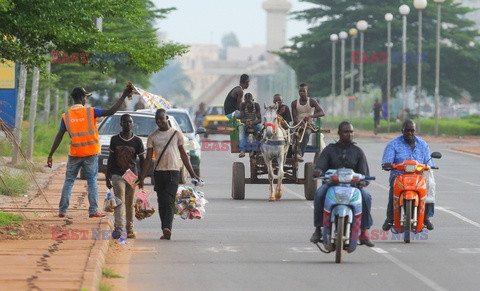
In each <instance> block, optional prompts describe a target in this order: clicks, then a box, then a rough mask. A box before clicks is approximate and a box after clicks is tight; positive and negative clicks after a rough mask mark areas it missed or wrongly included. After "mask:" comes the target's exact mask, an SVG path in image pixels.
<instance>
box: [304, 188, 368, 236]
mask: <svg viewBox="0 0 480 291" xmlns="http://www.w3.org/2000/svg"><path fill="white" fill-rule="evenodd" d="M328 188H330V185H328V184H323V185H322V186H320V188H318V190H317V192H316V193H315V199H314V203H313V224H314V226H315V227H322V226H323V207H324V205H325V196H327V190H328ZM360 193H361V194H362V223H361V225H360V228H361V229H369V228H370V227H371V226H372V224H373V219H372V216H371V215H370V210H371V208H372V196H371V195H370V193H369V192H368V191H367V189H365V187H363V188H362V189H360Z"/></svg>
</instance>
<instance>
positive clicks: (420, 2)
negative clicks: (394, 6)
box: [413, 0, 427, 133]
mask: <svg viewBox="0 0 480 291" xmlns="http://www.w3.org/2000/svg"><path fill="white" fill-rule="evenodd" d="M413 6H415V9H417V10H418V74H417V77H418V78H417V81H418V82H417V83H418V85H417V98H418V100H417V104H418V108H417V115H418V116H417V120H418V121H417V130H418V132H419V133H420V132H421V129H420V128H421V126H420V104H421V100H422V11H423V9H425V8H426V7H427V0H414V1H413Z"/></svg>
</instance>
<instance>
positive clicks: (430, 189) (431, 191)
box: [423, 170, 436, 203]
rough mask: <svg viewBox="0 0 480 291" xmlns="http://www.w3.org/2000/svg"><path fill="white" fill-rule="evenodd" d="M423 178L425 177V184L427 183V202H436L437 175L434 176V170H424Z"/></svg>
mask: <svg viewBox="0 0 480 291" xmlns="http://www.w3.org/2000/svg"><path fill="white" fill-rule="evenodd" d="M423 179H425V184H426V185H427V198H426V199H425V203H435V192H436V191H435V185H436V183H435V177H434V176H433V171H432V170H429V171H423Z"/></svg>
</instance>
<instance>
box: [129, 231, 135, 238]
mask: <svg viewBox="0 0 480 291" xmlns="http://www.w3.org/2000/svg"><path fill="white" fill-rule="evenodd" d="M135 237H136V236H135V232H134V231H133V230H127V238H135Z"/></svg>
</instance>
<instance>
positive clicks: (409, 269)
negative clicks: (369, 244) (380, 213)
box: [371, 248, 446, 291]
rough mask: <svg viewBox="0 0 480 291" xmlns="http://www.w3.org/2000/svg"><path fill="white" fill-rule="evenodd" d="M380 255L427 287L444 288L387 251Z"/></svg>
mask: <svg viewBox="0 0 480 291" xmlns="http://www.w3.org/2000/svg"><path fill="white" fill-rule="evenodd" d="M371 249H372V250H373V249H378V248H371ZM381 254H382V256H384V257H385V258H387V259H388V260H389V261H391V262H392V263H394V264H395V265H397V266H398V267H400V268H402V269H403V270H404V271H406V272H407V273H410V274H411V275H412V276H414V277H416V278H417V279H419V280H420V281H422V282H423V283H424V284H425V285H427V286H428V287H430V288H432V289H433V290H437V291H438V290H446V289H445V288H443V287H442V286H440V285H438V284H437V283H435V282H434V281H432V280H430V279H429V278H427V277H426V276H424V275H422V274H420V273H419V272H418V271H417V270H415V269H413V268H412V267H410V266H407V265H406V264H404V263H402V262H401V261H399V260H397V259H396V258H395V257H393V256H392V255H390V254H388V253H381Z"/></svg>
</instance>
